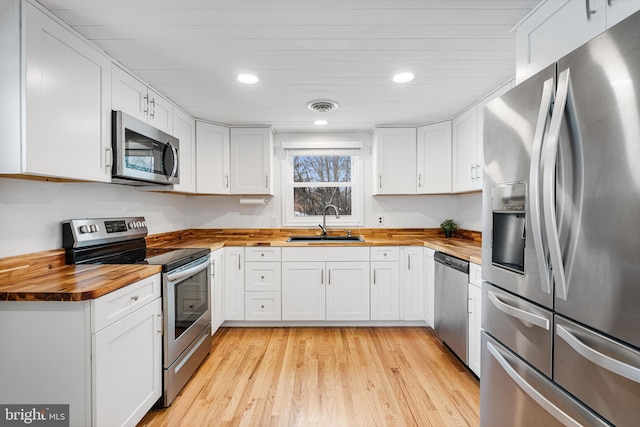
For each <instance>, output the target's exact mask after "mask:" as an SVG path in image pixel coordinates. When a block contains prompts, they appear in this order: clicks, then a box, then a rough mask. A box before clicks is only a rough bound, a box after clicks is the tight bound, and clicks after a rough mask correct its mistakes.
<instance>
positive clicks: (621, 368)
mask: <svg viewBox="0 0 640 427" xmlns="http://www.w3.org/2000/svg"><path fill="white" fill-rule="evenodd" d="M556 334H557V335H558V336H559V337H560V338H562V339H563V340H564V341H565V342H566V343H567V344H569V346H570V347H571V348H572V349H573V350H574V351H575V352H576V353H578V354H579V355H580V356H582V357H584V358H585V359H587V360H588V361H589V362H591V363H593V364H595V365H598V366H600V367H601V368H604V369H606V370H607V371H610V372H613V373H614V374H616V375H620V376H621V377H623V378H626V379H628V380H631V381H633V382H635V383H640V368H637V367H635V366H633V365H629V364H628V363H624V362H622V361H620V360H618V359H614V358H613V357H611V356H609V355H606V354H604V353H600V352H599V351H597V350H595V349H593V348H591V347H589V346H588V345H586V344H585V343H583V342H582V341H580V340H579V339H578V338H577V337H576V336H574V335H573V334H572V333H571V332H570V331H569V330H568V329H566V328H564V327H563V326H561V325H556Z"/></svg>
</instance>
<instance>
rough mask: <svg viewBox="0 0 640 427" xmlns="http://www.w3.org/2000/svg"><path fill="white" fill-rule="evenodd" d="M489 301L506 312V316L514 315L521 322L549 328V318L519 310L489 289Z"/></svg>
mask: <svg viewBox="0 0 640 427" xmlns="http://www.w3.org/2000/svg"><path fill="white" fill-rule="evenodd" d="M488 297H489V301H491V302H492V303H493V305H494V306H495V307H496V308H497V309H498V310H500V311H501V312H503V313H504V314H506V315H507V316H511V317H515V318H516V319H520V320H522V321H523V322H528V323H531V324H532V325H535V326H537V327H539V328H542V329H544V330H545V331H548V330H549V320H548V319H545V318H544V317H542V316H538V315H537V314H533V313H529V312H528V311H524V310H521V309H519V308H516V307H513V306H511V305H509V304H506V303H505V302H503V301H501V300H500V298H498V297H497V296H496V295H495V294H494V293H493V292H491V291H489V294H488Z"/></svg>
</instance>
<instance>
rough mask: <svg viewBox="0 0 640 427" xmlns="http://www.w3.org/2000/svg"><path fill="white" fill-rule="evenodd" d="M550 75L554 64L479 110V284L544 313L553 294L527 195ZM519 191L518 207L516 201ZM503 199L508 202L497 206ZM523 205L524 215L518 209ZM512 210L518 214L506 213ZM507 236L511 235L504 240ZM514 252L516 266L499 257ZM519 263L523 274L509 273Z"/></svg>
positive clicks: (533, 186)
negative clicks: (537, 306) (490, 285)
mask: <svg viewBox="0 0 640 427" xmlns="http://www.w3.org/2000/svg"><path fill="white" fill-rule="evenodd" d="M555 73H556V68H555V64H554V65H552V66H550V67H548V68H546V69H544V70H542V71H541V72H540V73H538V74H536V75H534V76H532V77H531V78H529V79H528V80H526V81H524V82H522V83H521V84H519V85H518V86H516V87H515V88H513V89H512V90H511V91H509V92H507V93H506V94H504V95H503V96H501V97H500V98H498V99H496V100H494V101H492V102H490V103H489V104H487V106H486V107H485V110H484V162H485V163H484V168H483V170H484V187H483V207H482V210H483V218H484V220H483V229H482V232H483V233H482V234H483V236H485V238H483V239H482V259H483V261H484V260H487V261H486V262H483V265H482V278H483V279H484V280H486V281H488V282H490V283H493V284H495V285H498V286H500V287H501V288H503V289H506V290H508V291H510V292H513V293H515V294H518V295H520V296H522V297H524V298H526V299H528V300H530V301H534V302H536V303H538V304H541V305H543V306H545V307H548V308H552V307H553V292H552V287H551V281H550V279H549V274H548V268H547V266H546V265H545V259H546V258H545V256H546V255H545V253H544V249H543V247H544V246H543V237H542V230H543V226H542V224H541V223H540V218H539V216H538V217H537V216H536V215H535V214H536V212H537V211H535V210H532V208H536V207H539V206H540V204H539V203H538V199H539V197H537V198H533V199H532V198H531V196H530V193H531V192H532V191H533V192H535V191H537V190H538V189H539V185H538V182H539V180H540V178H541V176H540V175H539V170H540V168H539V166H540V155H539V154H540V149H541V145H542V137H543V136H544V134H545V131H546V129H547V128H548V123H547V121H548V119H549V116H550V111H551V105H552V100H553V94H554V92H555ZM536 153H537V156H536ZM532 166H533V169H532ZM531 177H533V182H532V181H531ZM505 189H509V191H505ZM511 189H518V191H515V190H514V191H510V190H511ZM520 189H522V197H523V198H524V200H523V201H521V200H520V199H519V197H520ZM509 194H511V195H512V196H513V197H512V198H513V200H511V199H509V200H503V199H505V197H506V198H509V197H508V195H509ZM516 196H517V197H516ZM523 202H524V209H523V208H522V207H521V206H520V205H521V204H522V203H523ZM516 205H517V208H518V211H519V212H517V213H516V212H514V211H510V210H509V209H512V208H514V207H516ZM503 207H504V208H503ZM520 211H522V212H520ZM494 221H495V222H496V223H495V224H494ZM511 225H513V226H511ZM494 227H495V229H494ZM507 231H511V232H513V233H514V235H513V236H512V235H507V234H505V233H506V232H507ZM523 237H524V245H523V244H522V242H521V240H522V239H523ZM514 242H520V243H519V244H515V245H514ZM504 245H509V247H505V246H504ZM514 247H515V249H514ZM514 250H516V251H518V252H519V253H518V254H515V253H514V259H516V260H517V261H510V260H505V259H503V258H504V256H502V255H503V254H510V253H513V252H514ZM493 251H496V253H495V254H493ZM522 251H524V256H522ZM537 251H538V252H537ZM501 254H502V255H501ZM494 255H495V256H494ZM516 255H517V256H516ZM522 258H524V269H522V267H520V266H518V267H517V268H515V269H514V268H509V266H508V264H509V263H511V262H516V263H518V264H520V263H522V261H521V260H522ZM492 261H493V262H492ZM522 270H523V271H522ZM541 272H542V277H541Z"/></svg>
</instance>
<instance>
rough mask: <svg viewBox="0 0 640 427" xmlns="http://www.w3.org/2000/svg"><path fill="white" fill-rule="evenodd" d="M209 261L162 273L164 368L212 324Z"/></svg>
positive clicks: (195, 262) (208, 258)
mask: <svg viewBox="0 0 640 427" xmlns="http://www.w3.org/2000/svg"><path fill="white" fill-rule="evenodd" d="M210 259H211V256H210V255H207V256H205V257H202V258H198V259H197V260H195V261H192V262H190V263H189V264H186V265H184V266H182V267H179V268H177V269H175V270H171V271H169V272H167V273H164V281H163V282H164V284H163V298H162V299H163V301H162V303H163V308H164V332H165V333H164V361H163V363H164V367H165V368H168V367H169V366H170V365H171V364H172V363H173V362H174V361H175V360H176V359H177V358H178V356H180V354H181V353H182V352H183V351H184V350H186V349H187V347H189V345H190V344H191V343H192V342H193V341H194V340H195V339H196V338H197V337H198V335H199V334H200V333H201V332H202V331H203V330H204V329H205V328H206V327H207V326H209V325H210V324H211V310H210V309H209V301H210V295H209V292H210V289H211V287H210V280H211V279H210V277H211V276H210V272H209V269H210V268H211V267H210Z"/></svg>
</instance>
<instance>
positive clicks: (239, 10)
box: [39, 0, 538, 132]
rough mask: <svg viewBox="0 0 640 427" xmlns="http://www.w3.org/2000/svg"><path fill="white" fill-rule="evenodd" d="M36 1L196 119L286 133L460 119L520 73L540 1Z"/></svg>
mask: <svg viewBox="0 0 640 427" xmlns="http://www.w3.org/2000/svg"><path fill="white" fill-rule="evenodd" d="M39 1H40V3H42V4H43V5H44V6H45V7H46V8H47V9H49V10H51V11H53V13H55V14H56V15H58V16H59V17H60V18H61V19H62V20H63V21H65V22H66V23H68V24H69V25H71V26H72V27H73V28H75V29H76V30H77V31H78V32H80V33H81V34H83V35H84V36H85V37H87V38H88V39H89V40H91V41H92V42H93V43H95V44H96V45H97V46H99V47H100V48H102V49H104V50H105V51H106V52H107V53H108V54H110V55H111V56H112V57H114V58H115V59H117V60H118V61H120V62H121V63H122V64H124V65H125V66H126V67H128V68H129V69H130V70H131V71H133V72H134V73H135V74H137V75H138V76H139V77H141V78H142V79H143V80H145V81H146V82H147V83H149V84H150V85H151V86H153V87H155V88H156V89H157V90H158V91H160V92H161V93H163V94H164V95H166V96H167V97H169V98H170V99H171V100H173V101H174V102H175V103H177V104H178V105H180V106H181V107H183V108H184V109H185V110H186V111H187V112H189V113H190V114H192V115H193V116H195V117H197V118H202V119H206V120H211V121H215V122H219V123H224V124H228V125H247V124H268V125H273V126H274V127H275V129H276V130H277V131H279V132H282V131H304V130H313V131H318V130H323V131H325V130H369V129H371V128H372V127H373V126H374V125H394V124H395V125H416V124H423V123H428V122H432V121H437V120H441V119H446V118H451V117H453V116H455V115H456V114H457V113H459V112H461V111H462V110H463V109H465V108H466V107H468V106H469V105H471V104H473V103H474V102H475V101H477V100H478V99H480V98H482V97H483V96H484V95H486V94H488V93H489V92H491V91H492V90H493V89H495V88H496V87H498V86H500V85H501V84H503V83H505V82H506V81H508V80H509V79H510V78H511V77H513V75H514V73H515V51H514V49H515V35H514V33H512V32H511V29H512V28H513V26H514V24H516V23H517V22H518V21H519V20H520V19H521V18H522V17H523V16H524V15H525V14H526V13H527V12H528V11H529V10H530V9H531V8H533V6H534V5H535V3H537V1H538V0H324V1H322V2H320V1H312V0H108V1H105V0H39ZM406 70H410V71H413V72H414V73H415V74H416V79H415V80H414V81H413V82H411V83H406V84H404V85H399V84H396V83H393V82H392V81H391V77H392V75H393V74H395V73H397V72H400V71H406ZM243 72H250V73H254V74H257V75H258V76H259V77H260V82H259V83H258V84H256V85H252V86H251V85H243V84H241V83H238V82H237V81H236V76H237V75H238V74H239V73H243ZM318 98H328V99H332V100H335V101H337V102H338V103H339V104H340V108H339V109H338V110H336V111H334V112H331V113H328V114H325V115H321V114H317V113H313V112H311V111H309V110H307V109H306V104H307V102H308V101H311V100H314V99H318ZM320 118H323V119H326V120H327V121H329V125H327V126H324V127H322V128H319V127H317V126H314V125H313V124H312V122H313V120H315V119H320Z"/></svg>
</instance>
